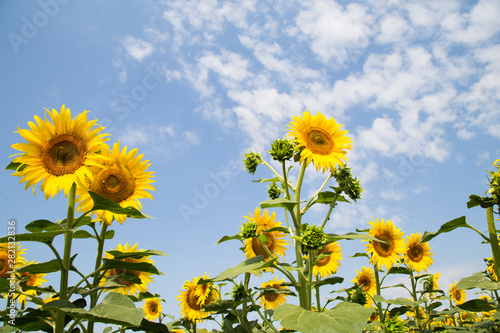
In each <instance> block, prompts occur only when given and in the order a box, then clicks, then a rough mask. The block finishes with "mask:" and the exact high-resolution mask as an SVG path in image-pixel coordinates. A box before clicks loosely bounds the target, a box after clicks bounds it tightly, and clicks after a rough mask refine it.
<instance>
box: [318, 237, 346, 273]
mask: <svg viewBox="0 0 500 333" xmlns="http://www.w3.org/2000/svg"><path fill="white" fill-rule="evenodd" d="M329 252H330V254H328V255H327V256H326V257H323V258H320V259H319V260H318V262H317V263H316V264H315V265H314V266H313V274H314V275H315V276H316V275H317V274H319V275H320V276H321V278H324V277H327V276H330V275H333V274H335V273H337V270H338V269H339V267H340V262H341V261H342V252H341V251H340V244H339V242H333V243H328V244H326V245H325V247H324V248H323V249H322V250H321V251H320V252H319V255H321V254H325V253H329Z"/></svg>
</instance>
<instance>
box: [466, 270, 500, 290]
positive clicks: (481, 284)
mask: <svg viewBox="0 0 500 333" xmlns="http://www.w3.org/2000/svg"><path fill="white" fill-rule="evenodd" d="M457 288H458V289H465V290H467V289H474V288H480V289H485V290H498V289H500V283H499V282H493V281H491V280H489V279H487V278H485V276H484V274H483V272H477V273H474V274H472V275H471V276H468V277H464V278H462V279H461V280H460V281H458V283H457Z"/></svg>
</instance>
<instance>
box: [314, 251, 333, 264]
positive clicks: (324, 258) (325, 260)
mask: <svg viewBox="0 0 500 333" xmlns="http://www.w3.org/2000/svg"><path fill="white" fill-rule="evenodd" d="M322 253H326V250H325V249H323V250H321V252H320V254H322ZM329 262H330V256H326V257H323V258H321V259H318V263H317V264H316V266H318V267H323V266H326V265H328V263H329Z"/></svg>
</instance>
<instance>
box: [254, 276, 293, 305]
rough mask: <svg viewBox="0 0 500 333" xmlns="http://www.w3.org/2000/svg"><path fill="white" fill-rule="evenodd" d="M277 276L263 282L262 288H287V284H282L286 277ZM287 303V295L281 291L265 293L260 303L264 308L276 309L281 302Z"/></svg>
mask: <svg viewBox="0 0 500 333" xmlns="http://www.w3.org/2000/svg"><path fill="white" fill-rule="evenodd" d="M277 278H278V277H277V276H275V277H274V279H273V280H270V281H267V282H264V283H261V285H260V286H261V287H262V288H273V289H277V290H282V289H287V288H286V287H285V286H282V285H281V284H282V283H283V282H284V281H285V279H281V280H277ZM285 303H286V295H285V294H279V293H269V294H265V295H263V296H262V297H261V299H260V305H261V306H263V307H264V309H266V310H269V309H276V308H277V307H278V306H280V305H281V304H285Z"/></svg>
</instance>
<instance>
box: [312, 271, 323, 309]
mask: <svg viewBox="0 0 500 333" xmlns="http://www.w3.org/2000/svg"><path fill="white" fill-rule="evenodd" d="M319 277H320V276H319V274H318V275H317V276H316V281H319ZM314 289H315V291H316V306H317V307H318V312H323V309H322V308H321V299H320V297H319V285H316V286H315V287H314Z"/></svg>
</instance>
